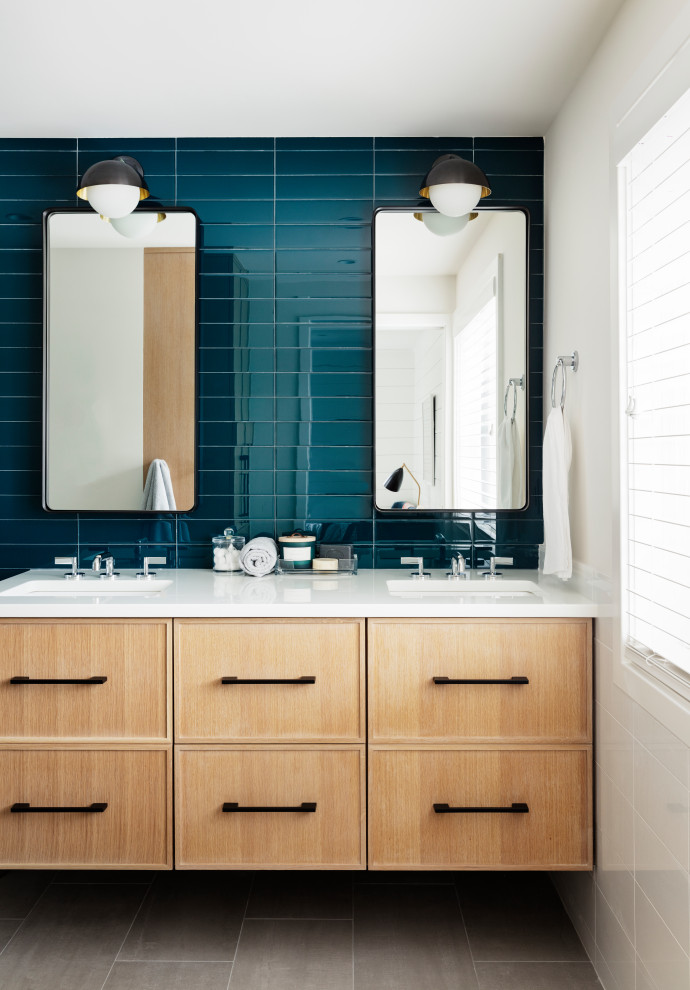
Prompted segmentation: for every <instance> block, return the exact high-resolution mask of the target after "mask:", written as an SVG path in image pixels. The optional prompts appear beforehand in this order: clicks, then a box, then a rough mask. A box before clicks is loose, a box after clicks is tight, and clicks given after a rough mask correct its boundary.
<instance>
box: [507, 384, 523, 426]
mask: <svg viewBox="0 0 690 990" xmlns="http://www.w3.org/2000/svg"><path fill="white" fill-rule="evenodd" d="M511 386H512V389H513V415H512V416H511V417H510V422H511V423H514V422H515V413H516V412H517V390H518V388H521V389H522V391H523V392H524V391H525V376H524V375H521V376H520V377H519V378H509V379H508V384H507V385H506V390H505V395H504V396H503V415H504V416H507V415H508V393H509V392H510V389H511Z"/></svg>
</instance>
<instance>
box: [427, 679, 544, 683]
mask: <svg viewBox="0 0 690 990" xmlns="http://www.w3.org/2000/svg"><path fill="white" fill-rule="evenodd" d="M434 684H529V678H528V677H496V678H493V677H468V678H453V677H434Z"/></svg>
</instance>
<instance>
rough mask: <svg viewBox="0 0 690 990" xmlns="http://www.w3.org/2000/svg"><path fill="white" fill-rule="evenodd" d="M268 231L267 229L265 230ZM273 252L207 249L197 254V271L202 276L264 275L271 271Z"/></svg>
mask: <svg viewBox="0 0 690 990" xmlns="http://www.w3.org/2000/svg"><path fill="white" fill-rule="evenodd" d="M266 229H268V228H266ZM274 258H275V255H274V253H273V250H266V249H264V250H248V251H242V250H239V251H222V250H216V249H209V250H205V251H201V252H200V254H199V271H200V272H201V274H202V275H234V274H236V273H240V272H246V273H247V274H249V275H264V274H269V273H271V272H272V271H273V266H274Z"/></svg>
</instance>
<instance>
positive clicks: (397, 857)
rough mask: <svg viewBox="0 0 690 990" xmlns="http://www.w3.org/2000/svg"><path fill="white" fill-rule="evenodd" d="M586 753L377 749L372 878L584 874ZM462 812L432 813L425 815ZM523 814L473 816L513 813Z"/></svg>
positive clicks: (372, 757) (372, 777) (373, 757)
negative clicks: (423, 873)
mask: <svg viewBox="0 0 690 990" xmlns="http://www.w3.org/2000/svg"><path fill="white" fill-rule="evenodd" d="M591 775H592V770H591V751H590V749H589V747H582V748H570V749H554V750H538V749H532V750H507V749H504V750H499V749H494V750H481V749H465V750H451V749H439V748H435V749H433V750H432V749H427V750H413V749H407V748H405V749H396V750H393V749H377V750H374V751H373V752H370V754H369V865H370V867H371V868H372V869H379V870H386V869H400V868H405V869H412V870H416V869H425V870H428V869H443V870H445V869H502V870H503V869H540V870H543V869H555V870H568V869H572V870H587V869H591V868H592V808H591V790H592V788H591ZM444 804H445V805H448V806H449V807H450V808H465V809H474V810H465V811H462V812H447V813H444V812H440V813H439V812H436V811H435V810H434V805H444ZM514 804H517V805H518V806H519V805H520V804H523V805H526V806H527V808H528V810H527V811H524V810H523V811H519V810H515V811H511V812H505V811H486V810H484V811H478V810H476V809H478V808H483V809H486V808H512V807H513V805H514Z"/></svg>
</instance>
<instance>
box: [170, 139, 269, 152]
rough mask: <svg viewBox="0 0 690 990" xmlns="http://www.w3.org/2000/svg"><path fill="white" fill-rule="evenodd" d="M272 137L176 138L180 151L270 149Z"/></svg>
mask: <svg viewBox="0 0 690 990" xmlns="http://www.w3.org/2000/svg"><path fill="white" fill-rule="evenodd" d="M273 144H274V139H273V138H268V137H267V138H251V137H249V138H247V137H201V138H186V137H179V138H177V150H178V152H180V151H272V150H273Z"/></svg>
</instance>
